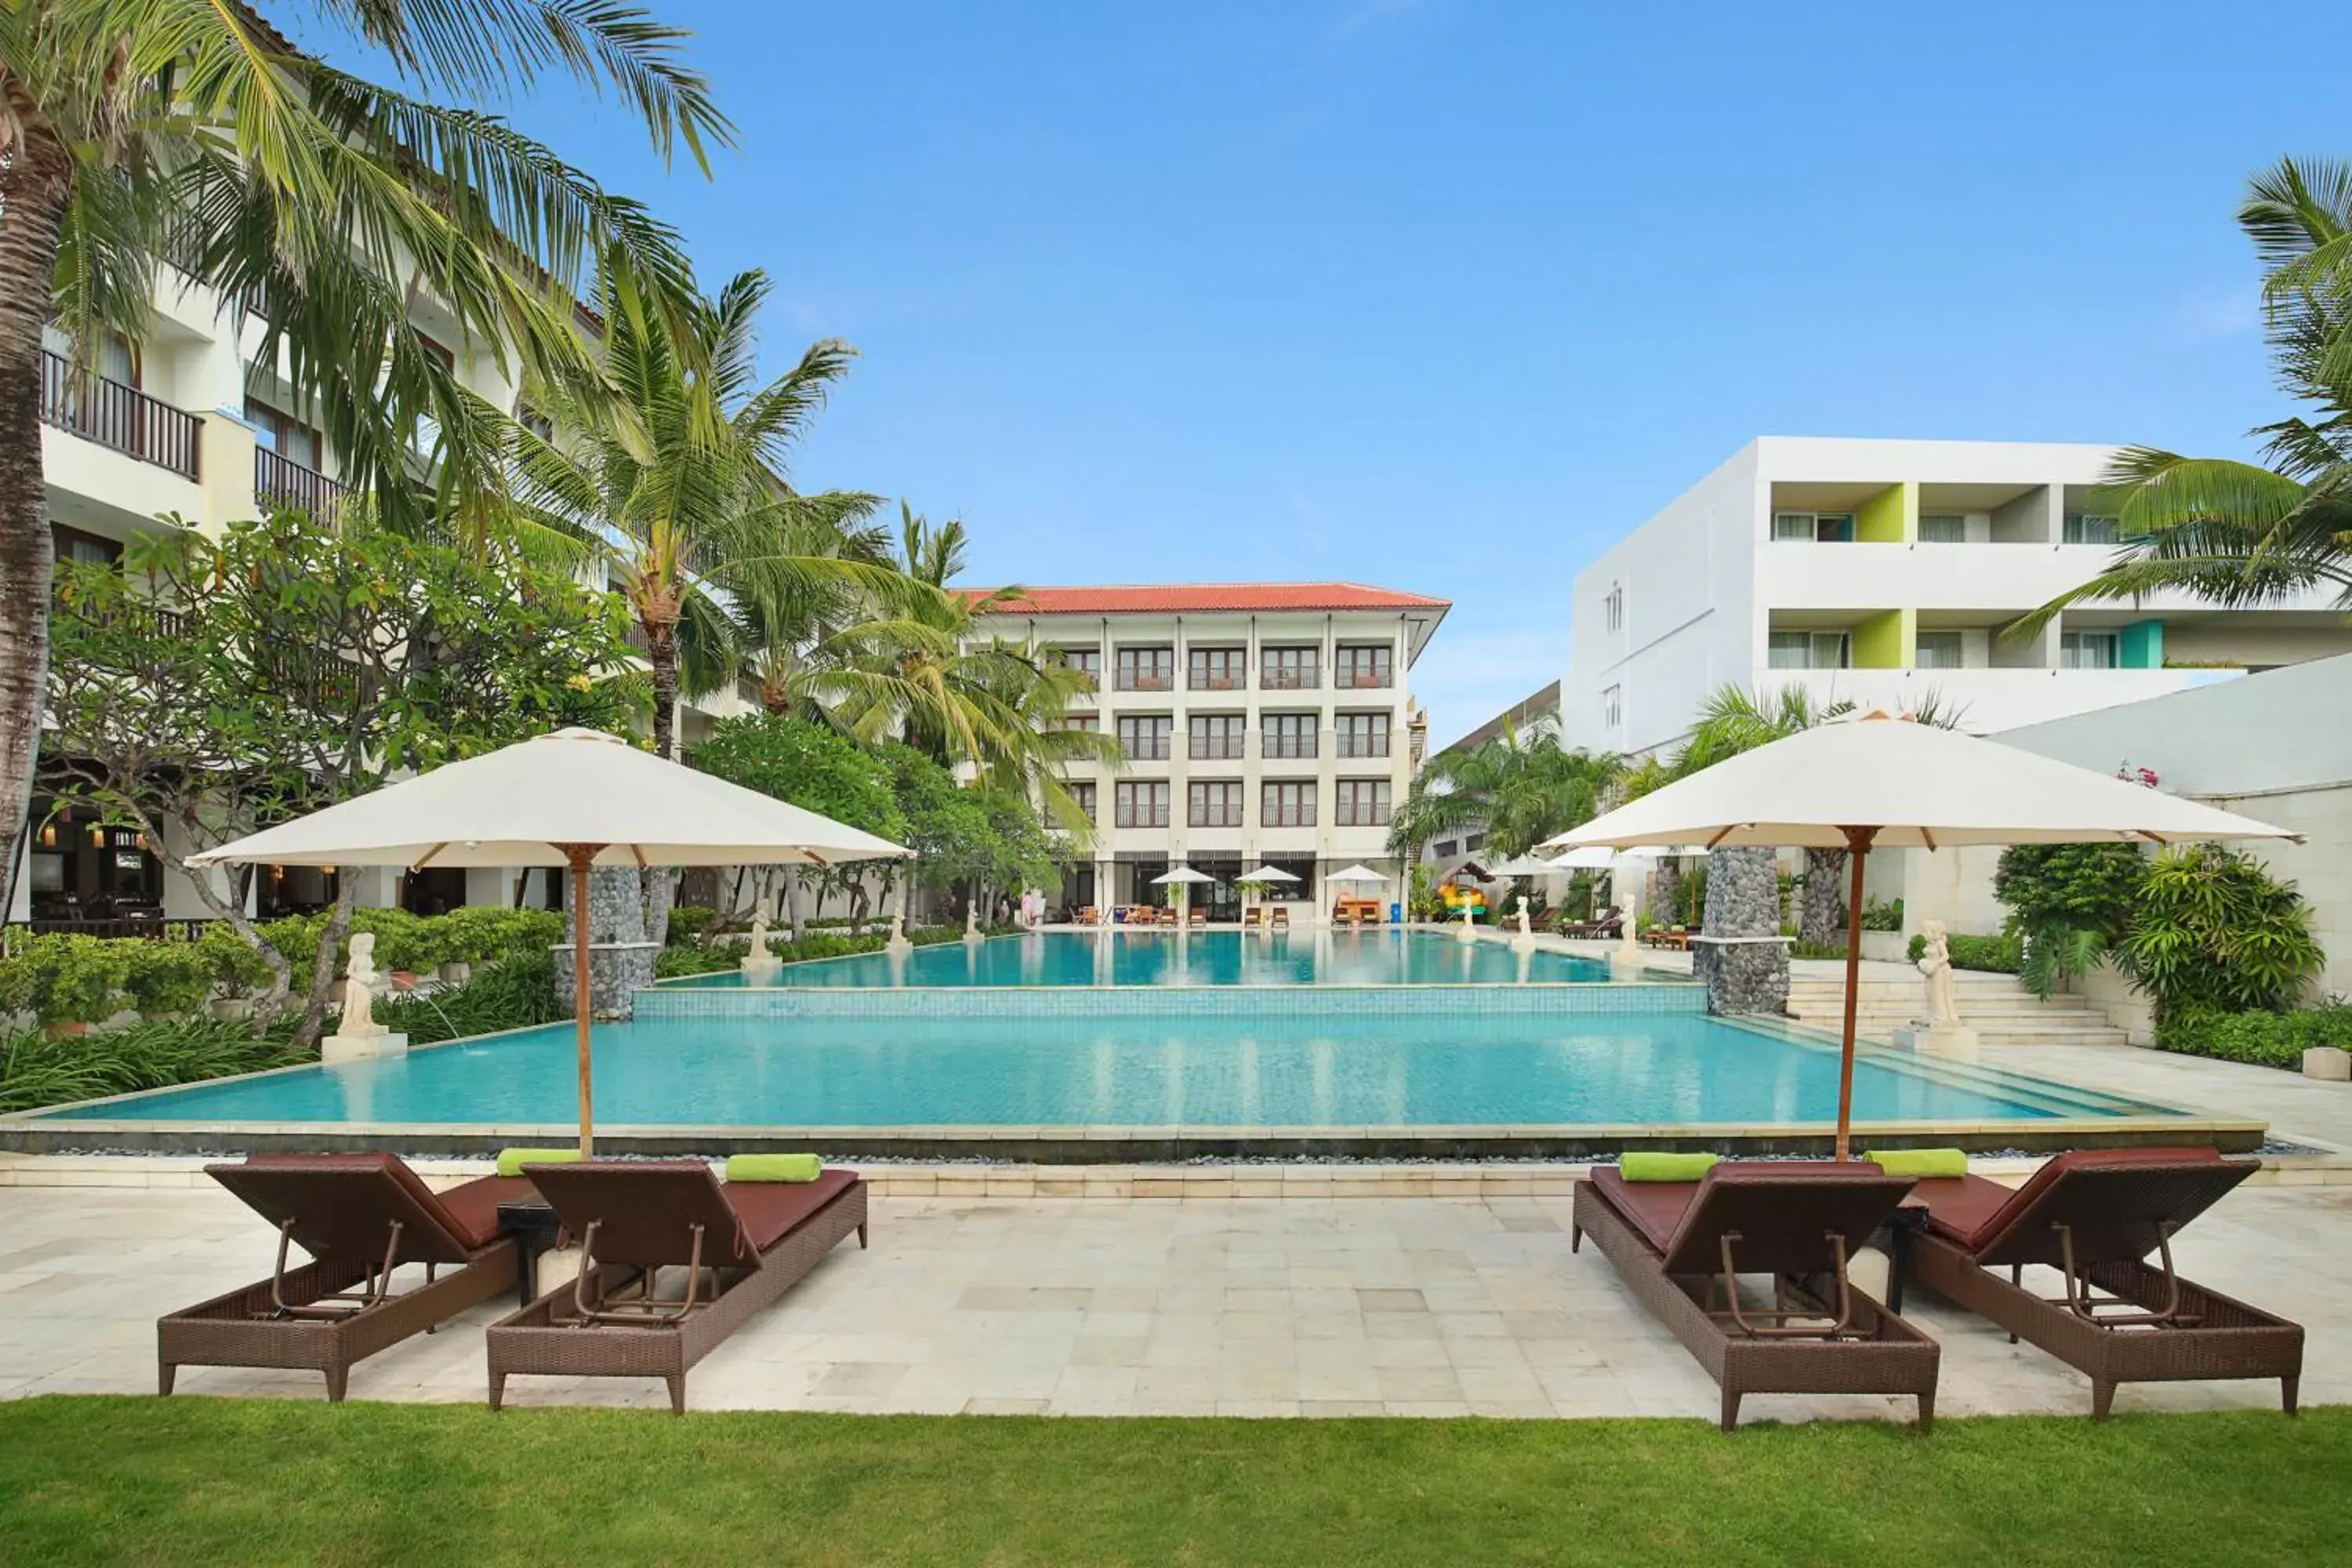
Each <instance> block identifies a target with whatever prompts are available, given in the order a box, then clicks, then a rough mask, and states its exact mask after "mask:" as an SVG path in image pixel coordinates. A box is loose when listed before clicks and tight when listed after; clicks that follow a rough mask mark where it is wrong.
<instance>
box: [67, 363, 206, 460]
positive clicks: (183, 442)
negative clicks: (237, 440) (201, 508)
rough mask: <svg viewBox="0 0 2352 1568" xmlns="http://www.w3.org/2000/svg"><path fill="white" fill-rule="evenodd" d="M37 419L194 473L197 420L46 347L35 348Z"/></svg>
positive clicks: (124, 451)
mask: <svg viewBox="0 0 2352 1568" xmlns="http://www.w3.org/2000/svg"><path fill="white" fill-rule="evenodd" d="M41 417H42V418H43V419H44V420H46V421H47V423H49V424H51V425H54V426H57V427H58V429H60V430H68V431H71V432H72V433H73V434H74V435H77V436H79V437H82V438H83V439H84V440H88V441H95V442H97V443H98V444H99V445H100V446H101V447H113V448H114V449H115V450H116V451H118V452H122V453H125V454H127V455H129V456H131V457H133V458H138V459H139V460H140V461H142V462H145V463H152V464H154V465H155V466H156V467H157V468H169V469H170V470H171V471H172V472H173V473H175V474H178V475H180V476H181V477H182V478H184V479H194V478H195V477H196V447H197V433H198V431H199V430H201V429H202V427H203V426H204V421H203V420H201V419H199V418H197V417H196V416H194V415H193V414H191V413H189V412H188V411H187V410H186V409H184V408H174V407H173V406H172V405H170V404H168V403H165V402H163V401H162V400H161V399H160V398H153V397H150V396H148V395H146V394H145V393H143V392H142V391H140V390H139V389H138V388H137V387H135V386H130V385H126V384H124V383H122V382H119V381H110V380H109V379H108V378H107V377H105V376H102V375H98V374H92V373H90V372H88V371H80V370H76V369H75V368H74V365H73V362H72V361H70V360H68V359H67V358H66V357H65V356H64V355H62V354H55V353H49V352H48V351H47V349H44V350H42V351H41Z"/></svg>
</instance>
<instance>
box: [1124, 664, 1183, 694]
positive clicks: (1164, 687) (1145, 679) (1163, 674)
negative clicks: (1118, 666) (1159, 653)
mask: <svg viewBox="0 0 2352 1568" xmlns="http://www.w3.org/2000/svg"><path fill="white" fill-rule="evenodd" d="M1117 689H1118V690H1120V691H1173V690H1175V689H1176V675H1175V672H1174V671H1173V670H1166V669H1122V670H1120V671H1119V672H1118V688H1117Z"/></svg>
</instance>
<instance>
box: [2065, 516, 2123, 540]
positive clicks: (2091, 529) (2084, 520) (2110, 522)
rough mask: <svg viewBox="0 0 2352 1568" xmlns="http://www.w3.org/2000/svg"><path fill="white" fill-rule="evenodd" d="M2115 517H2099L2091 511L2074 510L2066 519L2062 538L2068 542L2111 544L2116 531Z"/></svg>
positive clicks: (2114, 538)
mask: <svg viewBox="0 0 2352 1568" xmlns="http://www.w3.org/2000/svg"><path fill="white" fill-rule="evenodd" d="M2116 521H2117V520H2116V519H2115V518H2112V517H2100V516H2098V515H2096V514H2095V513H2091V512H2076V513H2074V514H2073V515H2072V516H2070V517H2068V518H2067V519H2066V524H2065V533H2064V539H2065V542H2067V543H2068V544H2113V543H2114V542H2116V534H2117V532H2118V530H2117V528H2116Z"/></svg>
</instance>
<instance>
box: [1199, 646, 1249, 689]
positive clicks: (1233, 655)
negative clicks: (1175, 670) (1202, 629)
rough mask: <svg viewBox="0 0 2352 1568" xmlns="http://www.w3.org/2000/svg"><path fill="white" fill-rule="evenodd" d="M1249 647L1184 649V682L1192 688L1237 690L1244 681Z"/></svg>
mask: <svg viewBox="0 0 2352 1568" xmlns="http://www.w3.org/2000/svg"><path fill="white" fill-rule="evenodd" d="M1248 671H1249V650H1248V649H1247V648H1240V647H1195V648H1187V649H1185V650H1184V683H1185V684H1186V685H1187V686H1189V687H1191V688H1192V689H1193V690H1195V691H1239V690H1240V689H1242V688H1243V686H1244V685H1245V684H1247V676H1248Z"/></svg>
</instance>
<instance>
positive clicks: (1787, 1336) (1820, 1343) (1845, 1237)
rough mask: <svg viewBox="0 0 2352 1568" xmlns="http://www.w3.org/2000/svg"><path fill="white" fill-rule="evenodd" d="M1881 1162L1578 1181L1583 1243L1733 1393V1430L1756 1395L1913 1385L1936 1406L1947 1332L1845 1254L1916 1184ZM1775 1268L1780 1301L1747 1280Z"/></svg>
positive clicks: (1723, 1168)
mask: <svg viewBox="0 0 2352 1568" xmlns="http://www.w3.org/2000/svg"><path fill="white" fill-rule="evenodd" d="M1910 1187H1911V1183H1910V1181H1909V1180H1908V1179H1907V1178H1905V1177H1899V1176H1889V1175H1887V1174H1885V1173H1884V1172H1882V1171H1881V1170H1880V1169H1879V1168H1878V1167H1877V1166H1876V1165H1872V1164H1863V1163H1844V1164H1827V1163H1822V1164H1811V1165H1794V1164H1791V1163H1780V1162H1775V1163H1763V1162H1759V1163H1748V1164H1735V1163H1721V1164H1717V1166H1715V1167H1714V1168H1713V1169H1712V1170H1710V1171H1708V1172H1707V1173H1706V1177H1705V1178H1704V1179H1702V1180H1700V1181H1696V1182H1628V1181H1626V1180H1625V1179H1624V1178H1623V1176H1622V1174H1620V1173H1619V1171H1618V1168H1617V1167H1616V1166H1614V1165H1601V1166H1599V1167H1596V1168H1595V1169H1594V1171H1593V1173H1592V1174H1591V1176H1590V1177H1589V1178H1587V1179H1585V1180H1583V1181H1580V1182H1578V1183H1577V1184H1576V1195H1575V1200H1574V1205H1573V1211H1572V1212H1573V1219H1572V1223H1571V1226H1570V1233H1569V1235H1570V1247H1571V1248H1572V1249H1573V1248H1576V1247H1581V1245H1582V1243H1583V1240H1584V1237H1586V1236H1588V1235H1590V1236H1591V1237H1592V1239H1593V1240H1594V1241H1595V1242H1597V1243H1598V1244H1599V1245H1600V1247H1601V1251H1602V1252H1603V1253H1604V1254H1606V1255H1607V1256H1608V1258H1609V1260H1610V1261H1611V1262H1612V1263H1613V1264H1615V1265H1616V1266H1617V1271H1618V1273H1619V1274H1621V1275H1622V1276H1623V1277H1624V1279H1625V1282H1626V1284H1627V1285H1628V1286H1630V1287H1631V1288H1632V1289H1633V1294H1634V1295H1636V1296H1638V1297H1639V1298H1641V1300H1642V1303H1643V1305H1644V1306H1646V1307H1648V1308H1649V1309H1650V1310H1651V1311H1652V1312H1654V1313H1655V1314H1656V1315H1657V1317H1658V1318H1659V1320H1660V1321H1663V1322H1664V1324H1665V1325H1666V1327H1667V1328H1669V1329H1671V1330H1673V1331H1674V1334H1675V1338H1676V1339H1678V1340H1680V1341H1682V1342H1683V1346H1684V1348H1685V1349H1686V1350H1688V1351H1689V1352H1691V1354H1692V1355H1693V1356H1695V1357H1696V1358H1697V1360H1698V1363H1699V1364H1700V1365H1701V1366H1703V1367H1705V1368H1706V1371H1707V1373H1708V1375H1710V1376H1711V1377H1713V1378H1714V1379H1715V1381H1716V1384H1717V1386H1719V1387H1720V1388H1721V1389H1722V1390H1723V1415H1722V1421H1723V1429H1724V1430H1725V1431H1727V1432H1728V1431H1730V1430H1731V1429H1732V1428H1733V1427H1734V1426H1738V1423H1739V1402H1740V1400H1741V1399H1742V1398H1744V1397H1745V1396H1747V1395H1748V1394H1910V1395H1912V1396H1913V1397H1915V1398H1916V1399H1917V1400H1918V1402H1919V1426H1920V1428H1921V1429H1922V1430H1925V1429H1927V1427H1928V1426H1931V1425H1932V1424H1933V1423H1934V1421H1935V1417H1936V1370H1937V1361H1938V1359H1939V1353H1940V1352H1938V1350H1937V1345H1936V1342H1935V1341H1933V1340H1931V1339H1929V1338H1927V1335H1925V1334H1923V1333H1921V1332H1920V1331H1918V1330H1916V1329H1915V1328H1913V1327H1912V1326H1911V1325H1910V1324H1908V1323H1906V1322H1905V1321H1903V1320H1902V1319H1901V1318H1899V1317H1897V1316H1895V1314H1894V1313H1893V1312H1890V1311H1888V1310H1886V1309H1885V1307H1883V1306H1881V1305H1879V1303H1878V1302H1877V1301H1875V1300H1873V1299H1872V1298H1871V1297H1869V1296H1867V1295H1865V1294H1864V1292H1863V1291H1862V1290H1860V1289H1857V1288H1856V1287H1855V1286H1854V1284H1853V1281H1852V1280H1851V1279H1849V1278H1848V1277H1847V1274H1846V1263H1847V1260H1848V1259H1849V1258H1851V1257H1852V1256H1853V1253H1854V1252H1855V1251H1856V1250H1858V1249H1859V1248H1861V1247H1863V1246H1864V1244H1865V1243H1867V1242H1868V1240H1869V1239H1870V1235H1871V1232H1873V1231H1874V1230H1876V1229H1877V1228H1878V1227H1879V1226H1881V1225H1882V1224H1884V1223H1885V1221H1886V1219H1887V1217H1888V1216H1889V1215H1893V1214H1894V1212H1895V1209H1896V1208H1897V1207H1898V1206H1899V1205H1901V1204H1902V1202H1903V1196H1904V1194H1906V1192H1908V1191H1909V1190H1910ZM1743 1274H1750V1275H1754V1274H1761V1275H1769V1276H1770V1277H1771V1278H1772V1280H1773V1296H1772V1305H1771V1306H1770V1307H1769V1308H1762V1307H1757V1306H1752V1305H1748V1304H1747V1302H1746V1301H1745V1300H1743V1299H1742V1298H1741V1296H1740V1295H1739V1283H1738V1277H1739V1276H1740V1275H1743Z"/></svg>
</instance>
